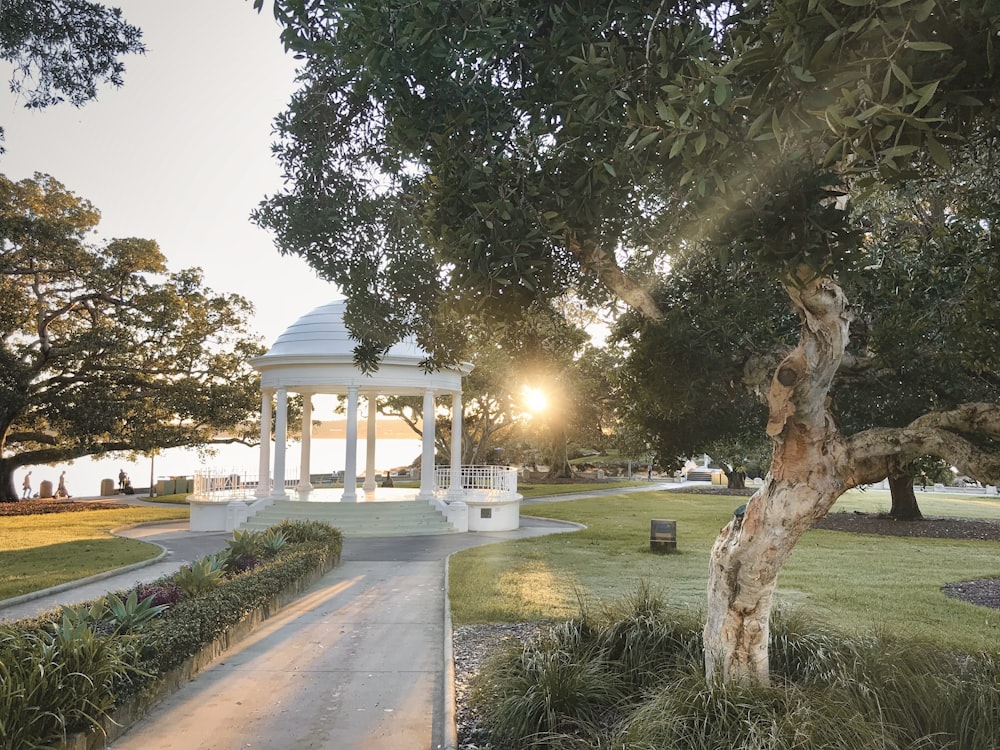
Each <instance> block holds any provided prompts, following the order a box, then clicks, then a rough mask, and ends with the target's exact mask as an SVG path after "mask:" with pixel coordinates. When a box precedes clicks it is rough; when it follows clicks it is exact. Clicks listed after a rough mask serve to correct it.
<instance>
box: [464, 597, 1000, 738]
mask: <svg viewBox="0 0 1000 750" xmlns="http://www.w3.org/2000/svg"><path fill="white" fill-rule="evenodd" d="M700 630H701V628H700V624H699V622H697V621H696V620H695V619H694V618H693V617H692V616H691V615H690V614H688V613H680V614H676V613H673V612H671V611H670V610H669V608H667V607H666V606H665V604H664V603H663V602H662V601H661V600H659V599H658V598H657V597H655V596H653V595H652V594H650V593H649V591H648V590H646V589H645V588H643V587H640V589H639V591H637V592H636V593H635V594H634V595H632V596H631V597H629V598H628V599H627V600H626V601H625V602H624V603H623V604H621V605H617V606H616V607H615V608H611V609H608V610H606V611H605V612H603V613H602V616H601V617H600V618H595V617H592V616H590V615H587V614H583V615H582V616H581V618H580V619H579V620H574V621H570V622H567V623H564V624H562V625H558V626H555V627H552V628H550V629H549V631H548V632H547V633H546V634H544V635H543V636H541V637H539V638H538V639H536V640H535V641H533V642H530V643H527V644H524V645H523V646H521V647H520V648H517V649H512V650H508V651H505V652H503V653H502V654H500V655H498V656H497V657H495V658H494V659H493V660H491V661H490V662H489V663H488V664H487V665H486V667H484V669H483V670H482V671H481V672H480V674H479V675H477V677H476V678H475V680H474V683H473V693H472V699H473V703H474V705H475V707H476V709H477V712H478V714H479V715H480V717H482V719H483V721H484V723H485V725H486V728H487V730H488V732H489V740H490V743H491V745H492V746H494V747H496V748H527V747H537V748H542V747H544V748H553V749H556V748H559V749H569V748H574V749H575V748H580V747H619V748H628V750H654V749H660V748H670V749H671V750H718V749H719V748H727V749H728V748H733V749H735V750H764V749H766V750H786V749H787V750H792V748H794V749H795V750H812V749H813V748H824V750H854V748H862V747H864V748H879V749H881V750H897V749H898V750H902V749H903V748H905V749H906V750H917V749H918V748H919V750H987V749H989V750H1000V740H998V738H1000V662H998V658H997V656H996V655H985V654H980V655H960V654H954V653H947V652H942V651H940V650H939V649H936V648H934V647H933V646H932V645H928V644H924V643H915V642H911V641H907V640H902V639H898V638H897V639H894V638H888V637H878V636H874V635H871V636H865V637H848V636H845V635H844V634H842V633H836V632H834V631H832V630H828V629H824V628H818V627H816V626H814V625H811V624H810V623H808V622H806V621H804V620H802V619H801V618H797V617H794V616H788V615H786V614H784V613H781V612H778V613H776V616H775V617H774V618H773V620H772V624H771V631H770V632H771V643H770V656H771V665H772V682H773V684H774V686H773V687H765V686H759V685H746V684H721V683H709V682H708V681H707V680H706V678H705V675H704V667H703V661H702V654H701V636H700Z"/></svg>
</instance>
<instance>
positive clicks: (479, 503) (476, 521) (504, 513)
mask: <svg viewBox="0 0 1000 750" xmlns="http://www.w3.org/2000/svg"><path fill="white" fill-rule="evenodd" d="M522 499H523V498H522V497H521V495H515V496H514V497H513V498H510V499H505V500H477V499H476V498H474V497H466V498H465V500H464V502H465V504H466V505H468V506H469V531H513V530H514V529H516V528H518V527H519V526H520V525H521V500H522Z"/></svg>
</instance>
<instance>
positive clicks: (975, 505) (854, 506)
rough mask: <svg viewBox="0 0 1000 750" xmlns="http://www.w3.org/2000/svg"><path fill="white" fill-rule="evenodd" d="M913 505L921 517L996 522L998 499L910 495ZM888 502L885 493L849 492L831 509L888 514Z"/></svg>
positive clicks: (999, 511) (889, 502) (929, 493)
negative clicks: (913, 501) (994, 520)
mask: <svg viewBox="0 0 1000 750" xmlns="http://www.w3.org/2000/svg"><path fill="white" fill-rule="evenodd" d="M914 494H915V495H916V498H917V505H919V506H920V511H921V513H923V514H924V515H925V516H953V517H956V518H1000V497H998V496H996V495H986V494H985V493H984V494H983V495H963V494H948V493H946V492H921V491H920V490H919V489H917V491H916V492H915V493H914ZM891 507H892V498H891V497H890V495H889V491H888V490H850V491H849V492H846V493H845V494H844V496H843V497H841V498H840V499H839V500H838V501H837V503H836V505H834V506H833V511H832V512H834V513H838V512H848V511H855V510H858V511H863V512H865V513H888V512H889V509H890V508H891Z"/></svg>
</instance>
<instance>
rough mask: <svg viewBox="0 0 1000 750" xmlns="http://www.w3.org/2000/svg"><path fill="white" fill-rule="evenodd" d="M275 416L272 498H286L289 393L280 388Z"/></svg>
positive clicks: (277, 394)
mask: <svg viewBox="0 0 1000 750" xmlns="http://www.w3.org/2000/svg"><path fill="white" fill-rule="evenodd" d="M276 398H277V404H276V406H275V408H276V411H275V414H274V484H273V485H272V486H271V496H272V497H285V444H286V442H287V440H288V391H287V390H286V389H284V388H279V389H278V390H277V393H276Z"/></svg>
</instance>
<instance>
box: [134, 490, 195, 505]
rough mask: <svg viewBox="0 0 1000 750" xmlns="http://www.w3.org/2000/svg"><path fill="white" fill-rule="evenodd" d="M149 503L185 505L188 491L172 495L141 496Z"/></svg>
mask: <svg viewBox="0 0 1000 750" xmlns="http://www.w3.org/2000/svg"><path fill="white" fill-rule="evenodd" d="M142 499H143V500H146V501H147V502H150V503H164V504H167V505H187V499H188V493H187V492H181V493H178V494H174V495H157V496H156V497H143V498H142Z"/></svg>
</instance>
